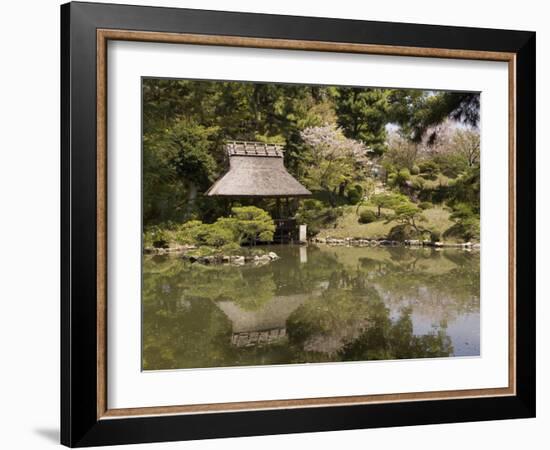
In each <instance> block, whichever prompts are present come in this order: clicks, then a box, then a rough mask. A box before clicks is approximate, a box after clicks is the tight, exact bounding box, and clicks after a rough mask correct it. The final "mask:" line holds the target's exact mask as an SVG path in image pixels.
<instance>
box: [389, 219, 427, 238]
mask: <svg viewBox="0 0 550 450" xmlns="http://www.w3.org/2000/svg"><path fill="white" fill-rule="evenodd" d="M387 237H388V239H389V240H391V241H398V242H403V241H405V240H408V239H420V238H421V237H422V234H421V233H420V232H419V231H418V230H416V229H415V228H414V227H413V226H412V225H409V224H406V223H403V224H399V225H395V226H394V227H392V229H391V230H390V232H389V233H388V236H387Z"/></svg>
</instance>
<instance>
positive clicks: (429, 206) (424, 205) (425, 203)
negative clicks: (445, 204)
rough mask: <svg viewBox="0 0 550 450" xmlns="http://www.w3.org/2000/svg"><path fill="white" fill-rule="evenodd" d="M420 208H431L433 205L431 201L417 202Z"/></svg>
mask: <svg viewBox="0 0 550 450" xmlns="http://www.w3.org/2000/svg"><path fill="white" fill-rule="evenodd" d="M418 207H419V208H420V209H432V208H433V207H434V205H433V203H432V202H420V203H419V204H418Z"/></svg>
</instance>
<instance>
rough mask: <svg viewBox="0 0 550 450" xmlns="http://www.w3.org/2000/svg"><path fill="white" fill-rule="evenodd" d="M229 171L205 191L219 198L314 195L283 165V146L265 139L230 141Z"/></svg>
mask: <svg viewBox="0 0 550 450" xmlns="http://www.w3.org/2000/svg"><path fill="white" fill-rule="evenodd" d="M226 149H227V154H228V155H229V171H228V172H227V173H226V174H225V175H224V176H223V177H221V178H220V179H219V180H218V181H216V182H215V183H214V184H213V185H212V186H211V187H210V189H208V191H207V192H206V195H208V196H219V197H232V198H239V197H262V198H266V197H271V198H284V197H286V198H289V197H307V196H309V195H311V192H310V191H308V190H307V189H306V188H305V187H304V186H302V185H301V184H300V183H299V182H298V180H296V179H295V178H294V177H293V176H292V175H290V174H289V173H288V172H287V170H286V168H285V166H284V164H283V147H282V145H279V144H264V143H262V142H244V141H229V142H227V144H226Z"/></svg>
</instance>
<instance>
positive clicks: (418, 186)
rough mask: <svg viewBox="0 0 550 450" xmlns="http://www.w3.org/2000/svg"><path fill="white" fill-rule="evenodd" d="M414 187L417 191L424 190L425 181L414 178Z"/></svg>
mask: <svg viewBox="0 0 550 450" xmlns="http://www.w3.org/2000/svg"><path fill="white" fill-rule="evenodd" d="M412 187H413V188H414V189H416V190H417V191H421V190H422V189H424V179H423V178H421V177H414V178H413V180H412Z"/></svg>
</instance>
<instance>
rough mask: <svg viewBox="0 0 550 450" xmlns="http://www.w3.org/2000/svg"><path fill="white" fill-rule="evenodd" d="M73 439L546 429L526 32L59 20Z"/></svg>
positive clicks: (146, 17)
mask: <svg viewBox="0 0 550 450" xmlns="http://www.w3.org/2000/svg"><path fill="white" fill-rule="evenodd" d="M61 26H62V29H61V55H62V70H61V73H62V80H61V84H62V89H61V92H62V93H61V114H62V117H61V119H62V130H61V138H62V139H61V141H62V155H61V173H62V183H61V187H62V194H61V195H62V197H61V201H62V230H61V232H62V245H61V255H62V258H61V260H62V280H61V286H62V298H61V306H62V308H61V309H62V312H61V314H62V316H61V341H62V342H61V355H62V361H61V365H62V367H61V369H62V376H61V386H62V397H61V407H62V411H61V421H62V422H61V431H62V432H61V441H62V443H63V444H65V445H67V446H71V447H80V446H92V445H108V444H126V443H139V442H155V441H174V440H187V439H204V438H215V437H229V436H248V435H265V434H278V433H298V432H314V431H326V430H344V429H353V428H369V427H387V426H402V425H417V424H433V423H445V422H465V421H480V420H493V419H510V418H527V417H534V415H535V351H534V348H535V301H534V300H535V279H534V278H535V270H534V266H535V250H534V249H535V233H534V228H535V220H534V219H535V176H534V173H535V171H534V168H535V33H532V32H527V31H508V30H494V29H477V28H457V27H446V26H432V25H416V24H414V25H413V24H400V23H382V22H368V21H353V20H341V19H328V18H310V17H292V16H276V15H263V14H250V13H233V12H215V11H201V10H189V9H169V8H153V7H137V6H125V5H111V4H94V3H69V4H66V5H63V6H62V7H61Z"/></svg>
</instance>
